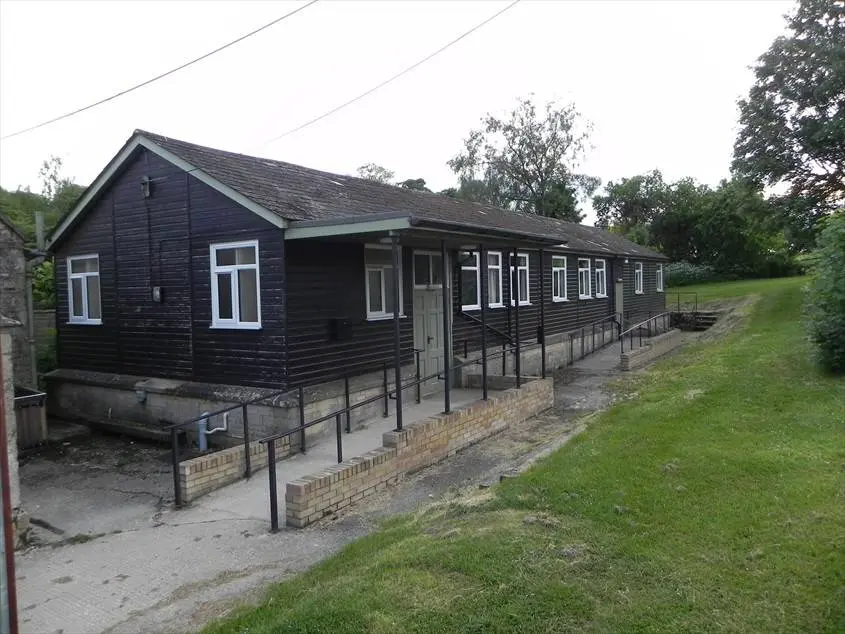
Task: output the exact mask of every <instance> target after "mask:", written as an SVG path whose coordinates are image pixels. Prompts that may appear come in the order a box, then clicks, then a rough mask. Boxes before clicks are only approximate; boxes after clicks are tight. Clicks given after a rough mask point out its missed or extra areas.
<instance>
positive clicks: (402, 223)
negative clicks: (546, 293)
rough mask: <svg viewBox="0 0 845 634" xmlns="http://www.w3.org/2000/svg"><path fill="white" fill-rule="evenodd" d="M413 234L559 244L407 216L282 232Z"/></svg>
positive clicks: (300, 225)
mask: <svg viewBox="0 0 845 634" xmlns="http://www.w3.org/2000/svg"><path fill="white" fill-rule="evenodd" d="M407 230H413V231H415V232H418V231H428V232H431V234H432V235H433V234H436V233H441V234H448V235H449V236H466V237H474V238H483V237H484V236H487V237H489V238H491V239H494V240H496V241H498V242H503V241H505V242H506V241H513V242H518V243H520V244H524V243H526V242H530V243H536V244H538V245H552V244H559V243H560V237H556V238H551V237H548V236H537V235H532V234H523V233H516V232H511V231H507V230H503V229H499V228H496V227H483V226H474V225H467V224H463V223H457V222H448V221H441V220H429V219H422V218H413V217H411V216H409V215H408V214H390V213H387V214H368V215H366V216H353V217H345V218H332V219H328V220H301V221H294V222H291V223H290V225H289V226H288V228H287V229H286V230H285V240H302V239H308V238H312V239H313V238H331V237H337V236H354V235H366V234H384V233H388V232H391V231H407Z"/></svg>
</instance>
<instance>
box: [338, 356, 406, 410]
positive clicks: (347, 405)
mask: <svg viewBox="0 0 845 634" xmlns="http://www.w3.org/2000/svg"><path fill="white" fill-rule="evenodd" d="M414 355H415V356H416V364H417V373H416V376H417V403H418V404H419V403H420V401H422V385H420V351H419V350H414ZM347 407H348V405H347Z"/></svg>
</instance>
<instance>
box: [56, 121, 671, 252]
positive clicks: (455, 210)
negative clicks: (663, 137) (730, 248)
mask: <svg viewBox="0 0 845 634" xmlns="http://www.w3.org/2000/svg"><path fill="white" fill-rule="evenodd" d="M133 140H135V141H140V142H141V143H142V144H143V145H145V146H146V147H149V148H150V149H152V150H153V151H155V150H156V148H158V149H161V150H164V153H166V154H168V155H169V156H171V157H176V158H177V159H179V160H181V161H183V162H184V163H185V164H187V165H189V166H191V167H190V168H189V169H191V170H192V171H193V173H194V175H195V176H198V177H201V178H204V179H206V178H207V180H206V182H210V183H211V184H212V186H217V185H219V186H220V187H218V188H221V190H227V191H229V192H236V193H237V195H238V196H241V197H243V198H244V199H246V200H247V201H249V202H250V203H251V204H252V205H253V207H257V208H258V209H259V210H260V212H262V215H264V214H265V213H266V214H267V216H270V217H271V218H270V219H272V218H276V219H278V221H279V222H283V223H286V224H287V225H288V226H290V227H296V226H297V224H300V226H306V225H312V224H315V223H337V224H342V223H352V222H361V221H362V220H370V219H380V218H385V217H397V218H398V217H402V218H407V219H408V220H409V221H410V222H411V223H412V224H415V223H420V224H423V223H430V224H434V225H438V224H441V225H445V226H455V227H462V228H466V229H469V230H475V231H481V232H492V233H498V234H504V235H510V236H516V237H521V238H523V239H529V240H530V239H536V240H539V241H543V242H545V243H547V244H553V243H559V244H562V243H566V248H567V250H569V251H572V252H585V253H599V254H608V255H610V254H618V255H639V256H642V257H648V258H657V259H663V256H662V255H660V254H658V253H656V252H654V251H652V250H650V249H646V248H645V247H642V246H640V245H637V244H634V243H633V242H631V241H629V240H626V239H624V238H622V237H620V236H615V235H613V234H611V233H609V232H607V231H602V230H601V229H597V228H594V227H587V226H584V225H578V224H574V223H566V222H562V221H559V220H555V219H552V218H544V217H541V216H537V215H534V214H526V213H519V212H514V211H509V210H506V209H501V208H499V207H493V206H490V205H482V204H479V203H471V202H465V201H461V200H455V199H453V198H449V197H447V196H441V195H439V194H434V193H429V192H420V191H415V190H409V189H404V188H401V187H396V186H394V185H384V184H381V183H376V182H374V181H370V180H366V179H362V178H356V177H353V176H344V175H340V174H332V173H330V172H323V171H320V170H315V169H311V168H307V167H302V166H300V165H294V164H292V163H286V162H284V161H276V160H272V159H266V158H261V157H257V156H249V155H246V154H236V153H234V152H226V151H223V150H217V149H214V148H210V147H205V146H202V145H196V144H194V143H188V142H186V141H180V140H178V139H173V138H170V137H166V136H162V135H159V134H155V133H152V132H147V131H144V130H136V131H135V134H134V135H133V137H132V138H131V139H130V140H129V142H127V145H126V146H124V152H125V151H126V149H127V148H128V147H130V146H131V144H132V142H133ZM150 144H152V145H150ZM104 173H105V170H104ZM102 176H103V175H102V174H101V177H102ZM99 180H100V177H98V181H99ZM96 182H97V181H95V183H96ZM92 187H93V185H92ZM95 193H96V192H95ZM224 193H226V191H224ZM86 195H87V193H86ZM86 195H83V202H82V203H81V204H80V209H79V210H78V211H82V209H81V207H84V205H85V204H87V203H86V202H85V200H84V199H85V196H86ZM253 210H255V209H253ZM74 211H77V210H74ZM265 217H266V216H265ZM72 220H73V218H72V217H71V218H68V220H67V221H62V222H60V223H59V229H57V232H56V234H54V236H52V238H51V240H52V241H53V242H55V240H56V239H57V238H58V234H60V233H61V232H63V231H64V230H65V229H66V228H67V227H68V226H69V224H70V222H72Z"/></svg>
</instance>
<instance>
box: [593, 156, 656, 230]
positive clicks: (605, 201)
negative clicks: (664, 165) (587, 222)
mask: <svg viewBox="0 0 845 634" xmlns="http://www.w3.org/2000/svg"><path fill="white" fill-rule="evenodd" d="M667 196H668V187H667V185H666V183H664V182H663V175H662V174H661V173H660V172H659V171H658V170H653V171H652V172H649V173H648V174H642V175H638V176H632V177H631V178H623V179H621V180H620V181H618V182H613V181H610V182H608V184H607V185H606V187H605V193H604V194H603V195H598V196H593V209H595V211H596V226H598V227H604V228H609V227H616V228H617V229H618V231H619V233H621V234H622V235H626V236H628V237H630V238H631V239H635V238H637V239H639V240H643V239H644V238H645V239H646V240H647V232H645V233H644V232H643V228H644V227H646V228H647V227H648V226H649V225H650V224H651V222H652V220H654V218H655V217H657V216H658V215H660V214H661V213H663V211H664V209H665V208H666V203H667ZM643 244H645V243H643Z"/></svg>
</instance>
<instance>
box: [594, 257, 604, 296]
mask: <svg viewBox="0 0 845 634" xmlns="http://www.w3.org/2000/svg"><path fill="white" fill-rule="evenodd" d="M596 297H607V266H606V265H605V262H604V260H596Z"/></svg>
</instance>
